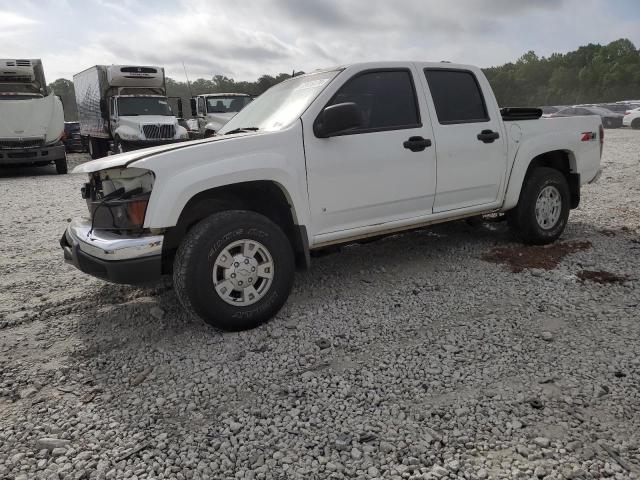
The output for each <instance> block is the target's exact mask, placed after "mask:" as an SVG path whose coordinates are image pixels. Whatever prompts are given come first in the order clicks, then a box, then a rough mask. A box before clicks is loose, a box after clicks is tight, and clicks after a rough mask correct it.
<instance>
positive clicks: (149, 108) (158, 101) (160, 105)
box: [118, 97, 173, 117]
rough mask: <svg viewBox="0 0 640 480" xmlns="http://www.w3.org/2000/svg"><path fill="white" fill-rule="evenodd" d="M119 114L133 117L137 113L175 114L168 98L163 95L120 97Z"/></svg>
mask: <svg viewBox="0 0 640 480" xmlns="http://www.w3.org/2000/svg"><path fill="white" fill-rule="evenodd" d="M118 115H120V116H121V117H131V116H135V115H164V116H168V115H173V112H172V111H171V107H170V106H169V103H168V102H167V99H166V98H163V97H120V98H118Z"/></svg>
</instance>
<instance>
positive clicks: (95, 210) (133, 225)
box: [82, 168, 155, 231]
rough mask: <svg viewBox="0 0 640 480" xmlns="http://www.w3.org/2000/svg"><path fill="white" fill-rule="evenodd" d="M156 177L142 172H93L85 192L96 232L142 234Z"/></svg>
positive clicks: (129, 170)
mask: <svg viewBox="0 0 640 480" xmlns="http://www.w3.org/2000/svg"><path fill="white" fill-rule="evenodd" d="M154 180H155V177H154V175H153V172H151V171H150V170H145V169H142V168H112V169H108V170H101V171H99V172H94V173H92V174H90V176H89V183H87V184H85V186H84V187H83V188H82V197H83V198H85V199H86V201H87V206H88V208H89V215H90V218H91V223H92V228H93V229H95V230H117V231H141V230H142V228H143V225H144V216H145V214H146V211H147V205H148V203H149V197H150V196H151V190H152V188H153V182H154Z"/></svg>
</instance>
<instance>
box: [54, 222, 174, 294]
mask: <svg viewBox="0 0 640 480" xmlns="http://www.w3.org/2000/svg"><path fill="white" fill-rule="evenodd" d="M163 240H164V237H163V235H150V234H142V235H137V236H134V235H131V236H125V235H120V234H117V233H114V232H110V231H106V230H93V231H91V222H90V220H88V219H84V218H82V219H80V218H76V219H73V220H72V221H71V223H70V224H69V226H68V227H67V230H66V231H65V232H64V234H63V235H62V238H61V239H60V246H61V247H62V250H63V252H64V260H65V262H67V263H70V264H72V265H74V266H75V267H76V268H77V269H79V270H81V271H83V272H85V273H88V274H89V275H93V276H94V277H98V278H101V279H103V280H107V281H110V282H114V283H125V284H132V285H135V284H140V283H147V282H152V281H155V280H158V279H159V278H160V276H161V274H162V243H163Z"/></svg>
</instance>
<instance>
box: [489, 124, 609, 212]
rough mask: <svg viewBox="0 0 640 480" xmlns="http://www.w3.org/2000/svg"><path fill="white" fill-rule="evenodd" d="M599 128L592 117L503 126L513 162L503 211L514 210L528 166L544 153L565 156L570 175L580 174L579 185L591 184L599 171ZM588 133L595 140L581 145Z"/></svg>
mask: <svg viewBox="0 0 640 480" xmlns="http://www.w3.org/2000/svg"><path fill="white" fill-rule="evenodd" d="M600 124H601V121H600V118H599V117H595V116H589V117H561V118H541V119H539V120H527V121H520V122H505V127H506V130H507V133H508V135H509V139H510V144H511V146H512V147H513V151H514V160H513V165H512V167H511V172H510V176H509V183H508V185H507V191H506V194H505V200H504V203H503V207H502V209H503V210H505V211H506V210H509V209H511V208H513V207H515V206H516V204H517V203H518V199H519V197H520V190H521V189H522V184H523V182H524V178H525V175H526V173H527V169H528V167H529V164H530V163H531V161H532V160H533V159H534V158H535V157H537V156H538V155H542V154H544V153H547V152H551V151H556V150H560V151H563V152H566V153H567V155H568V157H569V164H570V169H571V173H577V174H580V183H582V184H585V183H589V182H590V181H591V180H593V178H594V177H595V176H596V175H597V173H598V171H599V169H600V138H599V132H598V130H599V128H600ZM587 132H593V133H595V134H596V136H595V138H594V139H592V140H588V141H582V137H583V133H587Z"/></svg>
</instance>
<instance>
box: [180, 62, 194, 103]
mask: <svg viewBox="0 0 640 480" xmlns="http://www.w3.org/2000/svg"><path fill="white" fill-rule="evenodd" d="M182 69H183V70H184V76H185V78H186V79H187V87H188V88H189V96H191V97H193V92H192V91H191V83H190V82H189V76H188V75H187V68H186V67H185V66H184V62H182Z"/></svg>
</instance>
